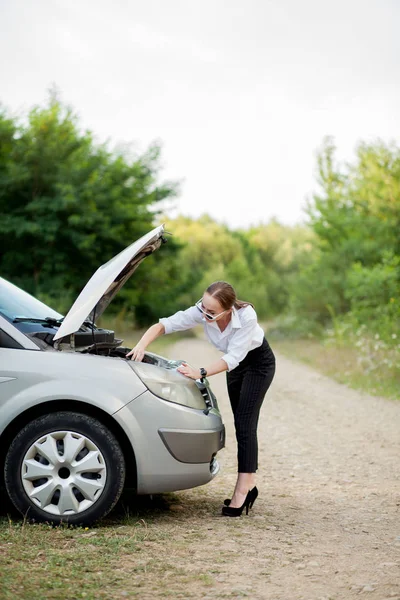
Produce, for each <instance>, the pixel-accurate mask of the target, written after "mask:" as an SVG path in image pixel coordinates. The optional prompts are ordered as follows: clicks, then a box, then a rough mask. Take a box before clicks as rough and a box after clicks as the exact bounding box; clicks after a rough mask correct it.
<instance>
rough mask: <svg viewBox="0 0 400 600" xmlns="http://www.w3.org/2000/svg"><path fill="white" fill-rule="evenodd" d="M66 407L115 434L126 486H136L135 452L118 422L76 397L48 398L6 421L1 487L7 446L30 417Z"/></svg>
mask: <svg viewBox="0 0 400 600" xmlns="http://www.w3.org/2000/svg"><path fill="white" fill-rule="evenodd" d="M57 411H63V412H65V411H67V412H77V413H81V414H84V415H87V416H89V417H93V418H95V419H97V420H98V421H100V422H101V423H102V424H103V425H104V426H105V427H107V428H108V429H109V430H110V431H111V432H112V433H113V434H114V436H115V437H116V439H117V440H118V443H119V444H120V446H121V449H122V452H123V454H124V458H125V462H126V465H128V467H127V469H126V480H125V488H129V489H133V490H135V491H136V489H137V467H136V458H135V452H134V449H133V448H132V444H131V443H130V441H129V438H128V436H127V434H126V433H125V431H124V430H123V428H122V427H121V425H120V424H119V423H118V422H117V421H116V420H115V419H114V418H113V417H112V415H109V414H108V413H106V412H105V411H103V410H101V408H98V407H97V406H93V405H92V404H88V403H86V402H78V401H76V400H68V399H65V400H50V401H48V402H42V403H41V404H37V405H35V406H32V407H30V408H28V409H27V410H25V411H24V412H23V413H21V414H20V415H18V416H17V417H15V419H14V420H13V421H11V423H9V424H8V425H7V427H6V428H5V430H4V431H3V433H2V434H1V436H0V487H3V486H4V461H5V456H6V453H7V450H8V448H9V447H10V444H11V442H12V440H13V439H14V437H15V436H16V435H17V433H18V432H19V431H20V430H21V429H22V428H23V427H25V425H26V424H27V423H29V422H30V421H33V420H34V419H36V418H37V417H41V416H43V415H47V414H49V413H52V412H57Z"/></svg>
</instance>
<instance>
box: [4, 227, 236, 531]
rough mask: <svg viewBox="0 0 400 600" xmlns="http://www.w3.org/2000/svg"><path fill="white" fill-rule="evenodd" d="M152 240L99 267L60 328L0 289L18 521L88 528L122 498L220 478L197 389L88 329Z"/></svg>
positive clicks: (172, 367)
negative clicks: (125, 492) (130, 356)
mask: <svg viewBox="0 0 400 600" xmlns="http://www.w3.org/2000/svg"><path fill="white" fill-rule="evenodd" d="M163 234H164V228H163V226H160V227H157V228H156V229H154V230H153V231H150V232H149V233H148V234H147V235H145V236H143V237H142V238H140V239H139V240H138V241H137V242H135V243H134V244H132V245H131V246H129V247H128V248H126V249H125V250H124V251H122V252H121V253H120V254H118V255H117V256H115V257H114V258H113V259H111V260H110V261H109V262H108V263H106V264H104V265H103V266H101V267H100V268H99V269H98V270H97V271H96V273H95V274H94V275H93V277H92V278H91V279H90V280H89V282H88V283H87V285H86V286H85V288H84V289H83V290H82V292H81V294H80V295H79V297H78V298H77V300H76V301H75V303H74V305H73V306H72V308H71V309H70V311H69V312H68V314H67V316H66V317H65V318H63V317H62V315H60V314H59V313H57V312H56V311H54V310H52V309H51V308H49V307H48V306H46V305H45V304H43V303H42V302H39V300H37V299H36V298H34V297H32V296H30V295H29V294H27V293H26V292H24V291H22V290H21V289H19V288H17V287H16V286H14V285H12V284H11V283H9V282H7V281H5V280H4V279H0V462H1V471H0V473H1V474H2V473H4V484H5V490H6V493H8V495H9V497H10V499H11V501H12V503H13V504H14V505H15V507H16V508H17V509H18V510H19V511H20V512H21V513H22V514H24V515H26V516H27V517H28V519H31V520H36V521H49V522H53V523H60V522H68V523H75V524H82V525H84V524H89V523H91V522H93V521H94V520H97V519H99V518H101V517H103V516H104V515H106V514H107V513H108V512H109V511H110V510H111V509H112V508H113V506H114V505H115V504H116V502H117V501H118V499H119V497H120V495H121V492H122V490H123V488H124V486H128V487H129V488H133V490H134V491H135V492H136V493H137V494H153V493H158V492H169V491H175V490H180V489H185V488H191V487H195V486H198V485H203V484H205V483H207V482H208V481H210V480H211V479H212V478H213V477H214V476H215V475H216V474H217V472H218V470H219V465H218V462H217V460H216V454H217V452H218V451H219V450H220V449H221V448H222V447H223V446H224V438H225V429H224V425H223V423H222V420H221V415H220V413H219V410H218V405H217V401H216V398H215V396H214V395H213V393H212V391H211V389H210V387H209V384H208V382H207V380H198V381H193V380H191V379H188V378H186V377H185V376H183V375H181V374H180V373H179V372H178V371H177V370H176V368H177V367H178V366H179V365H180V364H181V362H182V361H170V360H167V359H166V358H163V357H161V356H158V355H155V354H152V353H150V352H148V353H147V354H146V355H145V358H144V361H143V362H140V363H139V362H134V361H131V360H127V359H126V358H125V355H126V353H127V352H128V351H129V350H130V348H127V347H124V346H123V345H122V340H118V339H116V338H115V335H114V332H113V331H109V330H106V329H100V328H98V327H96V325H95V319H96V318H97V317H99V316H100V315H101V314H102V313H103V311H104V309H105V308H106V306H107V305H108V304H109V302H110V301H111V299H112V298H113V297H114V295H115V294H116V293H117V292H118V290H119V289H120V288H121V287H122V285H123V284H124V283H125V282H126V281H127V279H128V278H129V277H130V276H131V274H132V273H133V271H135V269H136V268H137V267H138V265H139V264H140V262H141V261H142V260H143V259H144V258H145V257H146V256H148V255H149V254H151V253H152V252H154V251H155V250H157V249H158V248H159V247H160V245H161V243H162V242H163V241H165V240H164V236H163ZM1 485H2V482H1V481H0V487H1ZM3 490H4V485H3Z"/></svg>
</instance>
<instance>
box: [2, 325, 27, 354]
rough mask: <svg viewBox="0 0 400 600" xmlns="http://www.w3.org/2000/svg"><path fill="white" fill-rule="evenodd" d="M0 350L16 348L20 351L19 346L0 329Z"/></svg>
mask: <svg viewBox="0 0 400 600" xmlns="http://www.w3.org/2000/svg"><path fill="white" fill-rule="evenodd" d="M0 348H18V349H21V348H22V346H21V344H18V342H16V341H15V340H14V339H13V338H12V337H11V336H10V335H8V333H6V332H5V331H3V330H2V329H0Z"/></svg>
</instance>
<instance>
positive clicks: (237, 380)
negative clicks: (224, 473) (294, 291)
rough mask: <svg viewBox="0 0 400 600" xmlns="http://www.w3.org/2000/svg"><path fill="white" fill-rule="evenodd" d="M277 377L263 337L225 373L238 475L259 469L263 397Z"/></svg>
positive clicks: (269, 351)
mask: <svg viewBox="0 0 400 600" xmlns="http://www.w3.org/2000/svg"><path fill="white" fill-rule="evenodd" d="M274 374H275V356H274V353H273V352H272V350H271V348H270V346H269V344H268V342H267V340H266V339H265V338H264V341H263V343H262V345H261V346H260V347H259V348H255V349H254V350H250V352H248V354H247V355H246V357H245V358H244V359H243V360H242V362H240V363H239V365H238V366H237V367H236V368H235V369H233V370H232V371H229V372H228V373H227V374H226V379H227V386H228V394H229V400H230V402H231V406H232V411H233V416H234V419H235V430H236V440H237V446H238V451H237V458H238V472H239V473H255V472H256V470H257V468H258V442H257V425H258V417H259V414H260V408H261V405H262V403H263V400H264V396H265V394H266V392H267V390H268V388H269V386H270V385H271V382H272V380H273V378H274Z"/></svg>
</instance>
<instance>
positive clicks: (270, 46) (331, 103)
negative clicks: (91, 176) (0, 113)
mask: <svg viewBox="0 0 400 600" xmlns="http://www.w3.org/2000/svg"><path fill="white" fill-rule="evenodd" d="M399 30H400V1H398V0H301V1H299V0H201V2H199V1H196V2H195V1H194V0H142V1H139V0H113V1H112V2H111V0H68V1H67V0H64V1H62V0H0V57H1V58H0V102H1V103H2V104H3V105H4V106H5V107H6V108H7V109H9V110H10V111H11V112H12V114H18V115H20V114H24V113H26V112H27V111H28V110H29V109H30V108H31V107H32V106H33V105H37V104H39V105H44V103H45V102H46V98H47V97H48V90H49V88H51V87H52V86H56V87H57V89H58V90H59V92H60V95H61V98H62V100H63V101H64V102H65V103H67V104H69V105H71V106H72V107H73V108H74V110H75V112H76V113H77V114H78V115H79V118H80V124H81V126H82V128H84V129H90V130H91V131H93V133H94V134H95V135H96V139H97V140H98V141H99V142H103V141H105V140H109V143H110V145H111V146H117V145H120V144H122V143H128V144H132V148H134V149H135V150H136V151H138V152H141V151H144V150H145V149H146V148H147V147H148V146H149V144H151V143H152V142H154V141H159V142H161V144H162V164H163V169H162V172H161V175H160V177H161V178H162V179H169V180H178V181H180V182H181V185H180V195H179V197H178V198H177V199H176V200H175V202H174V205H175V206H174V209H173V210H172V207H171V208H170V209H169V215H170V216H175V215H176V214H184V215H188V216H191V217H194V218H197V217H198V216H200V215H201V214H204V213H208V214H210V215H211V216H212V217H213V218H214V219H215V220H217V221H219V222H222V223H226V224H227V225H228V226H229V227H231V228H247V227H250V226H252V225H258V224H260V223H266V222H268V221H269V220H270V219H271V218H277V219H278V220H279V221H281V222H282V223H285V224H288V225H293V224H295V223H300V222H302V221H304V220H305V218H306V215H305V212H304V207H305V202H306V199H307V198H308V197H310V196H311V194H312V193H313V190H315V189H316V187H317V184H316V152H317V151H318V149H319V148H320V147H321V144H322V142H323V139H324V137H325V136H327V135H330V136H333V137H334V140H335V143H336V146H337V157H338V160H340V161H352V160H354V152H355V149H356V146H357V144H358V143H359V142H360V141H366V142H374V141H376V140H377V139H378V138H379V139H381V140H383V141H386V142H388V141H395V142H396V143H398V142H399V136H400V35H399Z"/></svg>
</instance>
